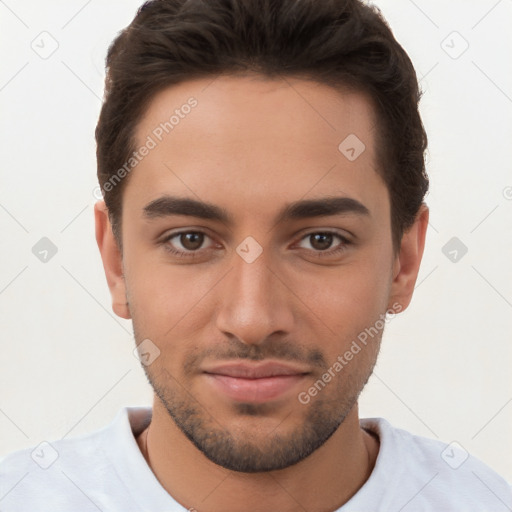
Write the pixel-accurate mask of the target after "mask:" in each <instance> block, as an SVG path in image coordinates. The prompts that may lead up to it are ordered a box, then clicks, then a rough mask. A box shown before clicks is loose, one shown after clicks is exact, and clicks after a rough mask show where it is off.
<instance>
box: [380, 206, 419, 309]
mask: <svg viewBox="0 0 512 512" xmlns="http://www.w3.org/2000/svg"><path fill="white" fill-rule="evenodd" d="M428 219H429V209H428V207H427V205H426V204H425V203H423V204H422V205H421V207H420V210H419V211H418V214H417V215H416V220H415V222H414V224H413V225H412V226H411V227H410V228H409V229H408V230H407V231H406V232H405V233H404V235H403V236H402V241H401V244H400V251H399V253H398V255H397V256H396V260H395V262H394V265H393V281H392V283H391V293H390V298H389V304H388V308H390V307H392V305H393V304H395V303H398V304H400V305H401V307H402V309H401V311H403V310H405V309H406V308H407V307H408V306H409V303H410V302H411V299H412V295H413V292H414V286H415V284H416V280H417V278H418V272H419V269H420V264H421V259H422V257H423V249H424V248H425V237H426V234H427V227H428Z"/></svg>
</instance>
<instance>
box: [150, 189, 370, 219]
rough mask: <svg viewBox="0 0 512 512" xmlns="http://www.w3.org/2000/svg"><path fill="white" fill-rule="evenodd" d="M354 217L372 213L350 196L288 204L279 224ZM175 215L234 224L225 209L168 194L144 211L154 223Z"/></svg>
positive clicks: (280, 215) (281, 213)
mask: <svg viewBox="0 0 512 512" xmlns="http://www.w3.org/2000/svg"><path fill="white" fill-rule="evenodd" d="M346 214H352V215H357V216H360V217H370V216H371V215H370V211H369V210H368V208H367V207H366V206H365V205H364V204H362V203H361V202H359V201H357V200H356V199H353V198H351V197H343V196H342V197H324V198H320V199H306V200H300V201H296V202H293V203H290V204H288V205H286V206H285V207H284V208H283V209H282V210H281V211H280V212H279V214H278V216H277V219H276V223H282V222H285V221H287V220H300V219H309V218H313V217H324V216H331V215H346ZM172 215H187V216H190V217H198V218H201V219H207V220H216V221H220V222H223V223H224V224H228V225H233V224H234V221H233V218H232V217H231V215H230V214H229V213H228V212H227V211H226V210H225V209H223V208H221V207H219V206H216V205H214V204H211V203H206V202H203V201H198V200H196V199H191V198H184V197H176V196H169V195H165V196H162V197H159V198H158V199H155V200H153V201H151V202H150V203H148V204H147V205H146V206H145V207H144V208H143V217H144V218H146V219H148V220H151V219H156V218H161V217H169V216H172Z"/></svg>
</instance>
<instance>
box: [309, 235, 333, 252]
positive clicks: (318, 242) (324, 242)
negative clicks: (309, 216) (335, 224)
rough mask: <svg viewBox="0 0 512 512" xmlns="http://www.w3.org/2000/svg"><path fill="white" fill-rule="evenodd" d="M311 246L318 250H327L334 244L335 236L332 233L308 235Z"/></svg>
mask: <svg viewBox="0 0 512 512" xmlns="http://www.w3.org/2000/svg"><path fill="white" fill-rule="evenodd" d="M308 236H309V239H310V243H311V247H313V249H316V250H317V251H325V250H327V249H329V248H330V247H331V245H332V241H333V236H332V234H330V233H313V234H311V235H308Z"/></svg>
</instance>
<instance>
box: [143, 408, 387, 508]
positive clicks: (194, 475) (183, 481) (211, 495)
mask: <svg viewBox="0 0 512 512" xmlns="http://www.w3.org/2000/svg"><path fill="white" fill-rule="evenodd" d="M137 442H138V444H139V447H140V449H141V451H142V453H143V454H144V457H145V458H146V462H147V463H148V465H149V466H150V467H151V469H152V471H153V473H154V474H155V476H156V477H157V479H158V480H159V482H160V484H161V485H162V486H163V487H164V488H165V489H166V490H167V492H168V493H169V494H170V495H171V496H172V497H173V498H174V499H175V500H176V501H178V502H179V503H181V504H182V505H183V506H185V507H186V508H189V509H192V510H193V509H196V510H199V511H201V512H235V511H239V510H242V509H243V510H244V511H247V512H251V511H252V510H280V511H283V512H288V511H290V512H291V511H295V510H297V509H298V508H299V509H305V510H308V511H310V512H327V511H333V510H336V509H337V508H339V507H341V506H342V505H343V504H344V503H346V502H347V501H348V500H349V499H350V498H351V497H352V496H353V495H354V494H355V493H356V492H357V491H358V490H359V489H360V488H361V487H362V485H363V484H364V483H365V481H366V480H367V479H368V477H369V476H370V474H371V472H372V470H373V467H374V465H375V460H376V458H377V454H378V450H379V445H378V441H377V440H376V439H374V438H373V436H371V435H369V434H368V433H366V432H365V431H363V430H362V429H361V428H360V426H359V418H358V408H357V404H356V405H355V406H354V408H353V409H352V410H351V412H350V413H349V415H348V416H347V417H346V418H345V421H344V422H343V423H342V425H340V427H339V428H338V430H337V431H336V432H335V433H334V434H333V435H332V436H331V437H330V438H329V439H328V440H327V441H326V442H325V443H324V444H323V445H322V446H321V447H320V448H319V449H318V450H316V451H315V452H314V453H312V454H311V455H310V456H309V457H306V459H304V460H302V461H301V462H299V463H297V464H295V465H293V466H290V467H288V468H285V469H282V470H277V471H270V472H266V473H239V472H236V471H231V470H228V469H225V468H223V467H221V466H218V465H217V464H214V463H213V462H211V461H210V460H209V459H207V458H206V457H205V456H204V455H203V454H202V453H201V452H200V451H199V450H198V449H197V448H196V447H195V446H194V445H193V444H192V443H191V442H190V441H189V440H188V439H187V438H186V436H185V435H184V434H183V433H182V432H181V430H180V429H179V428H178V427H176V425H175V424H174V422H173V420H172V419H171V418H170V417H169V414H168V413H167V411H166V410H165V408H163V407H162V405H161V403H160V402H159V401H158V400H155V401H154V405H153V416H152V420H151V424H150V425H149V427H148V428H147V429H146V430H145V431H143V432H142V433H141V434H140V435H139V436H138V438H137ZM198 482H201V484H200V485H198Z"/></svg>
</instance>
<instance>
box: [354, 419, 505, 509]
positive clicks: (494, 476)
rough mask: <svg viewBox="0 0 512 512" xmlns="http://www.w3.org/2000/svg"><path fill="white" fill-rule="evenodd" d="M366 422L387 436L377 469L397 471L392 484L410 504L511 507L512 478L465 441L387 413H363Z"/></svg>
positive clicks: (377, 433)
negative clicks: (427, 433) (426, 431)
mask: <svg viewBox="0 0 512 512" xmlns="http://www.w3.org/2000/svg"><path fill="white" fill-rule="evenodd" d="M361 426H362V427H363V428H365V429H367V430H369V431H372V432H374V433H375V434H376V435H378V436H379V438H380V440H381V447H380V452H379V456H378V457H377V463H376V466H375V471H380V472H389V471H393V472H394V473H395V474H396V475H397V477H398V478H395V479H394V481H393V482H392V486H391V487H392V488H393V489H394V492H395V494H397V495H398V496H400V499H401V500H402V501H403V502H404V506H405V503H406V501H405V500H406V499H409V500H410V505H409V506H410V507H411V508H410V510H413V509H416V510H418V509H421V510H423V508H418V506H419V504H420V503H425V504H430V506H432V504H435V505H437V507H438V508H439V509H443V510H452V508H447V507H454V508H453V510H456V509H457V507H460V506H461V505H464V506H465V508H464V510H465V511H469V510H471V511H472V510H475V511H476V510H479V511H485V510H489V511H491V510H492V511H496V512H498V511H500V510H504V511H505V510H510V509H511V507H512V490H511V486H510V484H509V483H508V482H507V481H506V480H505V479H504V478H503V477H501V476H500V475H499V474H498V473H496V472H495V471H494V470H493V469H491V468H490V467H489V466H487V465H486V464H485V463H483V462H482V461H481V460H479V459H477V458H476V457H474V456H472V455H471V454H469V453H468V452H467V451H466V450H465V448H464V447H463V446H462V445H461V444H460V443H458V442H456V441H453V442H450V443H445V442H442V441H439V440H435V439H430V438H427V437H422V436H418V435H415V434H412V433H411V432H408V431H406V430H403V429H400V428H396V427H393V426H392V425H391V424H390V423H389V422H388V421H386V420H384V419H383V418H367V419H363V420H361ZM393 486H394V487H393ZM442 507H445V508H442ZM406 510H409V509H408V508H407V507H405V508H404V512H405V511H406ZM428 510H430V509H428ZM432 510H433V509H432Z"/></svg>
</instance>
